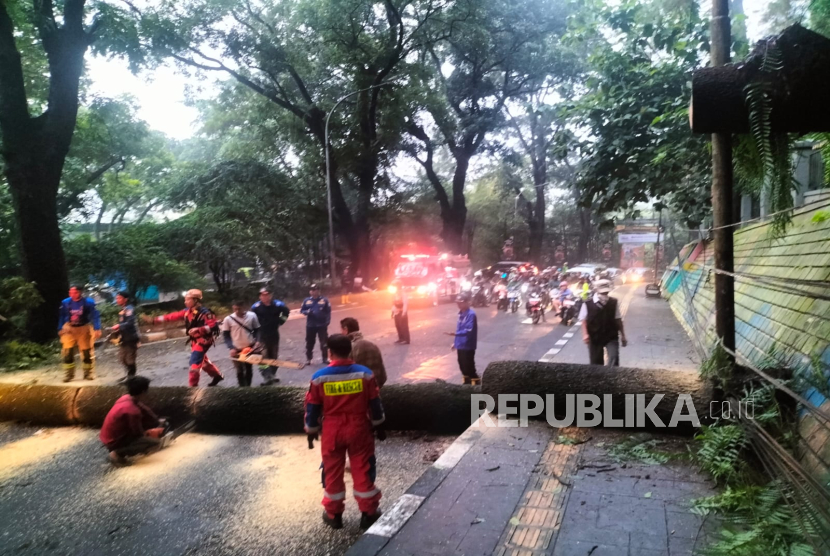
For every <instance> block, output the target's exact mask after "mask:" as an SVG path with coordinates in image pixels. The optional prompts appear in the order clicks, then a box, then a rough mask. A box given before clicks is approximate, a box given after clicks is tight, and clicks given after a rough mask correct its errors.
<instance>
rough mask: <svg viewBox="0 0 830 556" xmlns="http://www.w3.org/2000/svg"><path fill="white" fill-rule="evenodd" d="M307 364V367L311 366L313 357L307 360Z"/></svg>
mask: <svg viewBox="0 0 830 556" xmlns="http://www.w3.org/2000/svg"><path fill="white" fill-rule="evenodd" d="M305 364H306V367H307V366H309V365H311V359H309V360H308V361H306V362H305Z"/></svg>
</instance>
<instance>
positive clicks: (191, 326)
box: [155, 305, 222, 386]
mask: <svg viewBox="0 0 830 556" xmlns="http://www.w3.org/2000/svg"><path fill="white" fill-rule="evenodd" d="M180 320H183V321H184V326H185V330H186V331H187V333H188V335H189V336H190V375H189V376H188V384H189V385H190V386H199V376H200V375H199V372H200V371H204V372H205V373H207V374H208V376H210V377H211V378H214V379H215V378H217V377H221V376H222V373H220V372H219V369H217V368H216V365H214V364H213V363H212V362H211V360H210V359H208V357H207V350H208V349H210V346H212V345H213V330H214V328H216V326H217V323H216V315H214V314H213V311H211V310H210V309H208V308H207V307H202V306H201V305H200V306H199V307H194V308H193V309H182V310H181V311H176V312H175V313H169V314H167V315H163V316H160V317H156V319H155V322H172V321H180ZM191 331H193V332H192V333H191Z"/></svg>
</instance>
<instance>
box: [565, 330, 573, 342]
mask: <svg viewBox="0 0 830 556" xmlns="http://www.w3.org/2000/svg"><path fill="white" fill-rule="evenodd" d="M562 337H563V338H567V339H568V340H570V339H571V338H573V337H574V333H573V332H568V333H567V334H563V335H562Z"/></svg>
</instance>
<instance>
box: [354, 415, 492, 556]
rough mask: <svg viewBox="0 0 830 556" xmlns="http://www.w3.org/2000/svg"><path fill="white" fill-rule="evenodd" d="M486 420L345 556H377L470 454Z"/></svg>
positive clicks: (449, 450) (458, 440)
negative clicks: (468, 453)
mask: <svg viewBox="0 0 830 556" xmlns="http://www.w3.org/2000/svg"><path fill="white" fill-rule="evenodd" d="M485 416H487V417H490V414H484V415H482V416H481V417H479V418H478V419H476V420H475V422H473V424H472V425H470V426H469V427H467V429H466V430H465V431H464V432H463V433H462V434H461V435H460V436H459V437H458V438H456V439H455V440H454V441H453V443H452V444H450V446H449V448H447V449H446V450H445V451H444V453H443V454H441V457H439V458H438V459H437V460H435V463H433V464H432V465H431V466H429V467H428V468H427V469H426V470H424V472H423V473H422V474H421V476H420V477H418V479H416V480H415V482H414V483H412V485H411V486H410V487H409V488H408V489H406V492H405V493H404V494H403V495H401V497H400V498H398V499H397V500H396V501H395V503H394V504H393V505H392V507H391V508H389V509H388V510H386V511H384V512H383V515H382V516H381V517H380V519H378V520H377V522H376V523H375V524H374V525H372V526H371V527H370V528H369V529H367V530H366V532H365V533H363V534H362V535H360V538H358V539H357V542H355V543H354V544H353V545H352V546H351V548H349V550H348V551H347V552H346V556H376V555H377V554H378V553H379V552H380V551H381V550H383V548H384V547H385V546H386V545H387V543H389V541H390V540H392V537H394V536H395V535H396V534H397V533H398V531H400V530H401V529H402V528H403V526H404V525H406V523H407V522H408V521H409V518H411V517H412V516H413V515H415V512H417V511H418V508H420V507H421V505H422V504H423V503H424V501H425V500H426V499H427V498H429V497H430V495H431V494H432V493H433V492H435V490H436V489H437V488H438V487H439V486H441V483H443V482H444V479H446V478H447V476H449V474H450V473H451V472H452V470H453V469H454V468H455V466H456V465H458V462H459V461H461V458H463V457H464V456H465V455H466V454H467V452H469V451H470V448H472V446H473V444H475V443H476V441H477V440H478V439H479V438H481V435H482V434H483V433H482V432H481V427H480V426H479V425H480V422H481V420H482V419H483V418H484V417H485Z"/></svg>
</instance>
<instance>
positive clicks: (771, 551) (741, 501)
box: [692, 481, 815, 556]
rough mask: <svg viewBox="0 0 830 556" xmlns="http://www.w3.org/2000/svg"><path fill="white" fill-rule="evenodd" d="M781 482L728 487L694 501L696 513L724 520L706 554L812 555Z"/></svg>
mask: <svg viewBox="0 0 830 556" xmlns="http://www.w3.org/2000/svg"><path fill="white" fill-rule="evenodd" d="M786 492H787V489H786V487H785V486H784V485H782V484H780V483H777V482H774V481H773V482H771V483H769V484H767V485H763V486H741V487H727V488H726V489H725V490H724V491H723V492H722V493H720V494H717V495H715V496H710V497H707V498H701V499H697V500H695V501H694V502H693V506H692V512H693V513H696V514H698V515H709V514H712V513H714V514H717V515H720V516H721V518H722V519H723V522H724V526H725V527H724V528H723V529H722V530H721V531H720V533H719V535H718V537H719V538H718V539H717V541H716V542H715V543H713V544H711V545H710V546H708V547H706V548H705V549H703V551H702V554H704V555H707V556H815V551H814V550H813V548H812V547H811V546H810V545H809V544H807V543H806V542H805V541H804V533H803V532H802V530H801V525H800V523H801V522H800V520H799V519H798V516H796V515H795V514H794V513H793V511H792V509H791V506H790V504H789V503H788V500H787V499H786V498H785V497H786Z"/></svg>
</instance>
